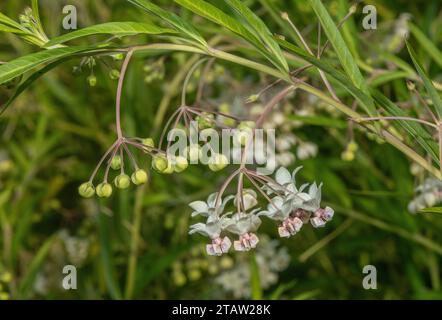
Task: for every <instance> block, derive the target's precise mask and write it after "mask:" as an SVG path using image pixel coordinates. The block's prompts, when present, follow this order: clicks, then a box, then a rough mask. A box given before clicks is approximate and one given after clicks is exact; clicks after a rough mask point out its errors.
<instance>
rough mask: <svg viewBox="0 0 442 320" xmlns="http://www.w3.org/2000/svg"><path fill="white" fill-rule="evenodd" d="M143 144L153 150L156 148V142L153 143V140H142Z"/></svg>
mask: <svg viewBox="0 0 442 320" xmlns="http://www.w3.org/2000/svg"><path fill="white" fill-rule="evenodd" d="M141 143H142V144H144V145H145V146H148V147H151V148H153V147H155V142H154V141H153V139H152V138H145V139H143V140H141Z"/></svg>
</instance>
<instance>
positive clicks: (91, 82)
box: [87, 74, 97, 87]
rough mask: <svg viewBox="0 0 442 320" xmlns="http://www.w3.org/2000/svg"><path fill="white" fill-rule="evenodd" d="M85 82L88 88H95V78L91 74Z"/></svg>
mask: <svg viewBox="0 0 442 320" xmlns="http://www.w3.org/2000/svg"><path fill="white" fill-rule="evenodd" d="M87 82H88V83H89V86H91V87H95V86H96V85H97V77H96V76H95V75H93V74H91V75H90V76H89V77H87Z"/></svg>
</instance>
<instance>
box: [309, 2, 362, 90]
mask: <svg viewBox="0 0 442 320" xmlns="http://www.w3.org/2000/svg"><path fill="white" fill-rule="evenodd" d="M309 3H310V5H311V6H312V8H313V10H314V11H315V13H316V15H317V17H318V19H319V22H320V23H321V25H322V28H323V29H324V31H325V33H326V35H327V38H328V39H329V40H330V43H331V44H332V46H333V48H334V50H335V52H336V55H337V56H338V58H339V61H340V62H341V65H342V67H343V68H344V71H345V73H347V75H348V76H349V77H350V79H351V81H352V82H353V84H354V85H355V86H356V87H357V88H358V89H361V90H362V91H363V92H364V93H365V94H367V95H369V91H368V88H367V85H366V84H365V81H364V78H363V77H362V74H361V71H360V70H359V67H358V66H357V64H356V61H355V59H354V58H353V56H352V55H351V52H350V50H349V49H348V47H347V44H346V43H345V41H344V39H343V38H342V35H341V34H340V32H339V30H338V28H337V27H336V25H335V23H334V22H333V20H332V18H331V17H330V15H329V14H328V12H327V9H325V7H324V5H323V4H322V2H321V0H309Z"/></svg>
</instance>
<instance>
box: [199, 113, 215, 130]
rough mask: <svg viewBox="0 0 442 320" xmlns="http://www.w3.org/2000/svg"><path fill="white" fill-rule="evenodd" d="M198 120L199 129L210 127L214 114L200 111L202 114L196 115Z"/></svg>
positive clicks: (212, 123)
mask: <svg viewBox="0 0 442 320" xmlns="http://www.w3.org/2000/svg"><path fill="white" fill-rule="evenodd" d="M196 121H197V122H198V128H199V129H200V130H203V129H209V128H212V127H213V125H214V123H215V116H214V115H213V114H211V113H208V112H202V114H201V115H200V116H198V117H196Z"/></svg>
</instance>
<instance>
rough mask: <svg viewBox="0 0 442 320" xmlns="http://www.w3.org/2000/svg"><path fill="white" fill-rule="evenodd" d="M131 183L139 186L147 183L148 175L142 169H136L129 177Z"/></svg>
mask: <svg viewBox="0 0 442 320" xmlns="http://www.w3.org/2000/svg"><path fill="white" fill-rule="evenodd" d="M131 179H132V182H133V183H134V184H136V185H140V184H143V183H146V182H147V179H148V175H147V172H146V171H144V170H143V169H138V170H137V171H135V172H134V173H132V176H131Z"/></svg>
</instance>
